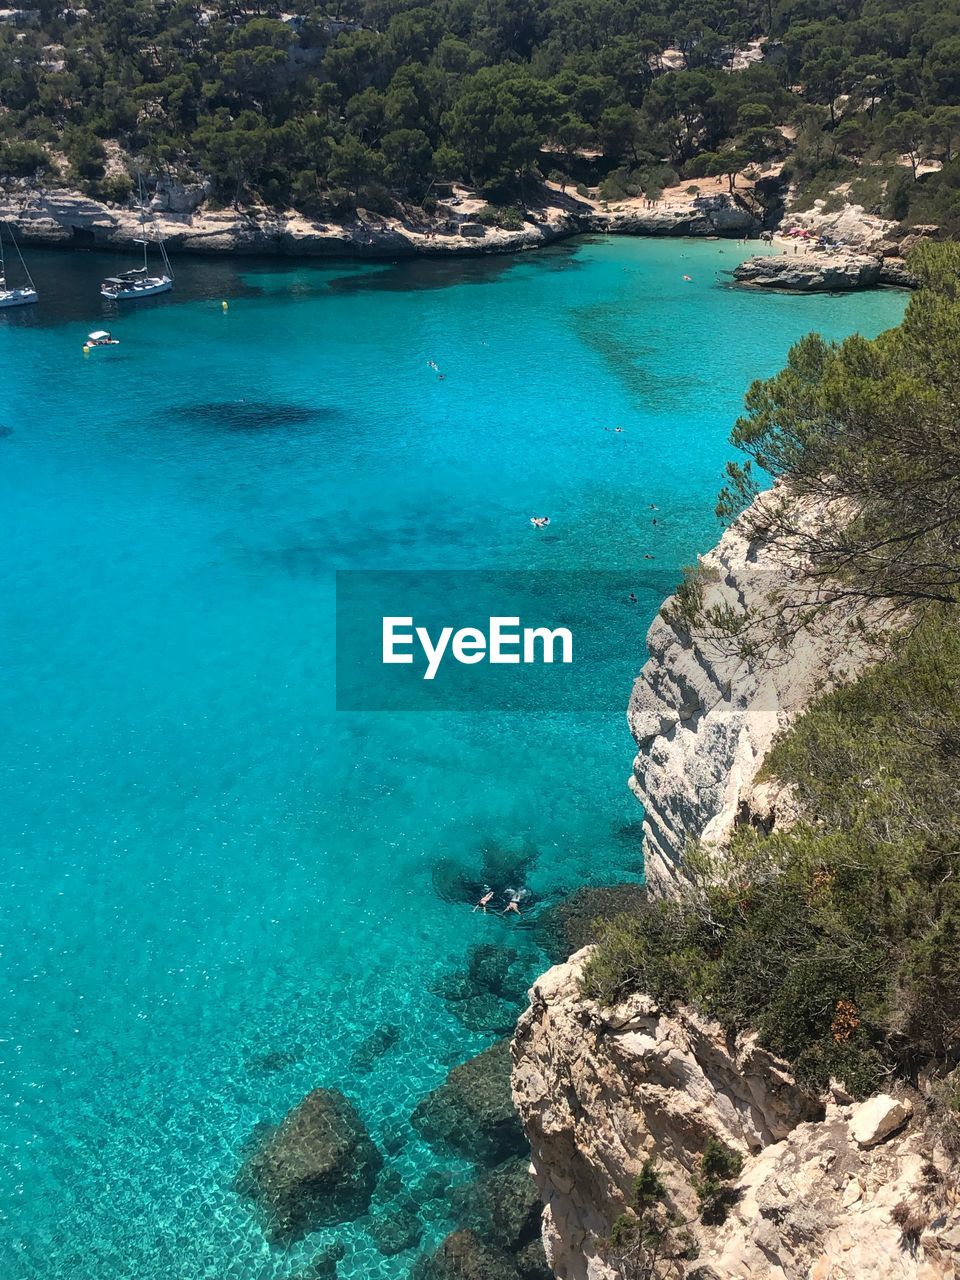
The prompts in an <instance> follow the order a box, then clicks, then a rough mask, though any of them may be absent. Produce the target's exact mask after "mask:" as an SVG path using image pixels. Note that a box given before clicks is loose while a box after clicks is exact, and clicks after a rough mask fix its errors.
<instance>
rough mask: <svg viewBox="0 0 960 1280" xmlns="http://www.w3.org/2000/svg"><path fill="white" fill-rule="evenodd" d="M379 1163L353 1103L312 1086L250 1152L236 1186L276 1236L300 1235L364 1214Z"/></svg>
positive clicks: (380, 1162) (289, 1237)
mask: <svg viewBox="0 0 960 1280" xmlns="http://www.w3.org/2000/svg"><path fill="white" fill-rule="evenodd" d="M382 1163H383V1158H382V1156H381V1155H380V1152H379V1151H378V1150H377V1148H376V1146H375V1145H374V1143H373V1141H372V1140H371V1138H370V1135H369V1134H368V1133H367V1130H366V1127H365V1126H364V1123H363V1121H362V1120H361V1118H360V1115H359V1113H358V1111H357V1109H356V1108H355V1107H354V1105H353V1104H352V1103H351V1102H350V1101H348V1099H347V1098H345V1097H344V1096H343V1094H342V1093H339V1092H338V1091H337V1090H336V1089H314V1090H313V1092H312V1093H308V1094H307V1096H306V1097H305V1098H304V1099H303V1101H302V1102H300V1103H299V1104H298V1105H297V1106H296V1107H294V1108H293V1110H292V1111H290V1112H289V1113H288V1114H287V1116H286V1117H285V1118H284V1120H283V1121H282V1122H281V1124H280V1125H279V1126H278V1127H277V1128H276V1129H274V1130H272V1131H271V1132H270V1133H269V1134H268V1135H267V1136H266V1137H265V1138H264V1140H263V1142H262V1144H261V1145H260V1146H259V1147H258V1149H257V1150H256V1151H255V1152H254V1153H253V1155H251V1156H250V1158H249V1159H248V1160H247V1162H246V1164H245V1165H244V1166H243V1169H242V1170H241V1171H240V1175H239V1177H238V1179H237V1190H238V1191H239V1192H240V1193H241V1194H243V1195H247V1196H250V1197H251V1198H253V1199H255V1200H256V1201H257V1203H258V1204H259V1205H260V1207H261V1208H262V1209H263V1210H264V1212H265V1214H266V1217H267V1233H268V1235H269V1237H270V1238H271V1239H272V1240H284V1241H289V1240H296V1239H299V1238H300V1237H301V1236H303V1235H306V1234H307V1232H309V1231H314V1230H316V1229H317V1228H318V1227H323V1226H330V1225H332V1224H333V1223H338V1222H349V1221H351V1220H352V1219H354V1218H358V1217H360V1215H361V1214H363V1213H366V1211H367V1209H368V1208H369V1206H370V1200H371V1197H372V1195H373V1191H374V1187H375V1185H376V1181H377V1174H378V1172H379V1170H380V1167H381V1165H382Z"/></svg>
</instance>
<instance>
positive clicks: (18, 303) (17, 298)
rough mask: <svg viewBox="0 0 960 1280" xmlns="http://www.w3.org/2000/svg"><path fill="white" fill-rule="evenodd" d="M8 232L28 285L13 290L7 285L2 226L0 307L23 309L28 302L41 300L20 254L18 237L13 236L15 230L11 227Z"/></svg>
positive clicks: (0, 232)
mask: <svg viewBox="0 0 960 1280" xmlns="http://www.w3.org/2000/svg"><path fill="white" fill-rule="evenodd" d="M8 230H9V232H10V242H11V244H12V245H13V247H14V249H16V251H17V257H18V258H19V259H20V265H21V267H23V274H24V275H25V276H26V278H27V283H26V284H25V285H18V286H16V287H15V288H12V289H11V288H10V287H9V286H8V284H7V270H6V262H5V261H4V256H3V227H2V225H0V307H23V306H25V305H26V304H27V303H28V302H37V301H39V298H38V295H37V291H36V289H35V288H34V287H33V281H32V280H31V279H30V272H29V271H28V270H27V264H26V263H25V262H24V260H23V254H22V253H21V252H20V246H19V245H18V244H17V240H16V237H15V236H14V234H13V228H12V227H9V228H8Z"/></svg>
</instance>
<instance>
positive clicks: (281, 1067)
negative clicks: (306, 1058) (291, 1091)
mask: <svg viewBox="0 0 960 1280" xmlns="http://www.w3.org/2000/svg"><path fill="white" fill-rule="evenodd" d="M302 1058H303V1045H300V1044H297V1045H294V1046H293V1047H292V1048H291V1049H272V1050H270V1051H269V1052H268V1053H257V1054H254V1055H253V1057H251V1058H248V1059H247V1061H246V1063H245V1064H244V1065H245V1066H246V1069H247V1070H248V1071H249V1072H251V1073H252V1074H254V1075H271V1074H273V1073H274V1072H277V1071H285V1070H286V1068H287V1067H292V1066H293V1065H294V1064H295V1063H297V1062H299V1061H300V1060H301V1059H302Z"/></svg>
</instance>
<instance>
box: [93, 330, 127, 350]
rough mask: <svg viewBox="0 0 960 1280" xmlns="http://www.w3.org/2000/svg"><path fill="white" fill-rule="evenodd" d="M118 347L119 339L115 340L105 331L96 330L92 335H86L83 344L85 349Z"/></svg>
mask: <svg viewBox="0 0 960 1280" xmlns="http://www.w3.org/2000/svg"><path fill="white" fill-rule="evenodd" d="M119 345H120V339H119V338H115V337H114V336H113V334H112V333H108V332H107V331H106V329H96V330H94V332H93V333H88V334H87V340H86V342H85V343H84V346H87V347H119Z"/></svg>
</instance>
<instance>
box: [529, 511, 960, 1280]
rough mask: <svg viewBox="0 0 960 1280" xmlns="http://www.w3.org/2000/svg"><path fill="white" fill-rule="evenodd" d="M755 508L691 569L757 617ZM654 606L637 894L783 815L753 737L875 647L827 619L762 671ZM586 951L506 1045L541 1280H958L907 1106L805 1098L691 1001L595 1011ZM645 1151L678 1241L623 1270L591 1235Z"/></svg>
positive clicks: (784, 644) (783, 566)
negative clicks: (546, 1271)
mask: <svg viewBox="0 0 960 1280" xmlns="http://www.w3.org/2000/svg"><path fill="white" fill-rule="evenodd" d="M775 500H776V491H774V494H773V495H770V496H766V497H761V498H760V499H758V500H757V501H758V503H759V504H761V508H760V509H759V510H758V509H757V508H755V509H754V510H753V511H752V512H751V513H749V514H748V518H747V519H745V520H741V521H739V522H738V523H737V524H736V525H735V526H734V527H733V528H731V529H730V530H728V531H727V533H725V535H724V536H723V538H722V539H721V541H720V543H719V544H718V546H717V547H716V548H714V550H713V551H711V552H710V553H709V555H707V556H706V557H704V559H703V561H702V562H701V581H702V585H703V603H702V608H710V607H711V606H718V607H720V608H723V607H724V606H731V607H734V608H737V609H740V608H742V607H744V606H746V607H748V608H755V609H759V610H763V609H764V607H765V606H766V605H767V603H768V597H769V594H770V592H771V591H772V590H775V589H776V588H778V587H781V586H782V585H783V584H784V583H786V582H787V581H789V580H791V579H793V578H795V577H796V570H797V568H798V564H797V561H796V559H795V558H791V556H790V555H789V554H787V553H786V552H785V551H784V550H783V548H775V547H771V545H770V544H769V542H767V541H763V542H760V541H757V540H755V539H754V538H753V537H752V535H751V532H750V530H751V529H752V528H755V527H756V524H755V523H754V522H753V521H752V520H751V518H750V517H751V516H752V517H756V516H757V515H758V514H759V515H762V504H763V503H765V502H768V501H775ZM795 515H796V518H798V519H800V520H809V521H816V520H817V518H818V513H817V511H816V510H814V509H812V508H811V509H807V510H805V511H800V512H795ZM793 588H794V593H795V592H796V583H795V582H794V584H793ZM810 598H811V599H816V597H810ZM667 614H668V616H663V615H661V616H660V617H658V619H657V620H656V622H655V623H654V624H653V626H652V627H651V629H650V634H649V637H648V644H649V648H650V655H651V656H650V660H649V661H648V662H647V664H646V665H645V666H644V668H643V670H642V672H641V674H640V676H639V677H638V679H637V681H636V684H635V687H634V690H633V695H632V697H631V701H630V708H629V720H630V726H631V729H632V731H633V734H634V737H635V739H636V741H637V744H638V754H637V758H636V761H635V764H634V774H633V778H632V779H631V785H632V787H633V789H634V790H635V791H636V793H637V795H638V797H639V798H640V799H641V801H642V802H643V804H644V806H645V810H646V817H645V828H644V829H645V853H646V868H647V879H648V885H649V886H650V889H651V890H652V891H653V892H655V893H658V894H661V895H662V894H667V893H670V892H671V891H672V890H673V888H674V887H675V883H676V879H677V876H678V863H679V861H680V859H681V857H682V854H683V851H684V846H685V843H686V840H687V839H688V838H704V839H706V840H708V841H719V842H722V841H723V839H724V837H725V836H727V835H728V834H729V832H730V831H731V829H732V827H733V826H734V824H735V823H736V822H737V821H754V822H761V823H765V824H767V825H771V824H775V823H776V822H782V821H785V820H789V818H790V816H791V803H790V797H789V794H787V793H786V792H785V790H784V789H783V788H781V787H779V786H778V785H777V784H776V783H775V782H774V781H767V782H764V783H761V784H757V783H756V781H755V779H756V774H757V771H758V769H759V767H760V765H761V763H762V762H763V759H764V756H765V755H766V753H767V752H768V750H769V747H770V744H771V741H772V739H773V737H774V735H775V734H776V733H777V732H778V731H779V730H780V729H782V728H784V727H785V726H787V725H789V724H790V722H791V721H792V720H793V719H794V718H795V717H796V716H797V715H798V714H799V713H800V712H801V711H802V710H803V709H804V707H805V706H806V705H807V704H808V703H809V702H810V701H811V699H812V698H813V697H814V696H816V695H817V694H818V693H819V692H821V691H822V690H823V689H824V688H826V687H829V686H830V685H831V684H833V683H835V682H837V681H838V680H840V679H841V678H844V677H848V676H851V675H853V674H854V673H855V672H856V671H858V670H859V669H860V668H862V667H863V666H864V665H865V664H866V663H867V662H869V661H870V660H871V658H872V657H873V656H874V655H873V653H872V652H871V650H870V648H869V647H868V645H867V644H866V642H865V641H864V640H863V639H862V638H861V639H858V640H857V641H856V643H853V642H852V639H851V637H852V634H853V633H852V632H851V630H850V628H849V627H848V626H847V625H846V623H847V621H848V620H849V619H848V617H847V615H846V614H845V613H844V612H843V611H841V610H839V609H838V608H833V609H832V610H830V611H825V612H824V614H823V615H822V616H821V617H820V619H819V620H818V622H817V624H816V625H815V626H814V627H813V628H812V629H811V630H809V631H807V632H804V633H802V634H799V635H796V634H795V635H792V636H786V637H781V643H780V644H779V645H778V646H777V647H775V648H774V649H773V650H768V651H767V652H766V653H765V654H764V656H763V658H762V659H744V658H742V657H740V656H739V654H738V652H737V651H736V649H735V647H734V646H733V645H731V643H730V642H729V640H720V639H709V638H707V637H705V636H704V635H702V634H700V633H699V631H696V629H695V631H696V633H695V634H693V635H691V630H690V629H689V628H688V627H687V625H686V624H685V623H684V622H683V621H682V611H679V610H673V611H671V610H669V609H668V611H667ZM671 618H672V619H674V620H672V621H671V620H670V619H671ZM865 621H866V622H867V623H868V624H869V622H870V618H869V617H866V619H865ZM588 954H589V949H586V950H583V951H581V952H578V953H577V954H576V955H575V956H573V957H572V959H571V960H569V961H568V962H567V963H565V964H560V965H557V966H556V967H555V968H553V969H550V970H549V971H548V972H547V973H546V974H544V975H543V977H542V978H541V979H540V980H539V981H538V982H537V983H536V985H535V986H534V987H533V988H532V990H531V993H530V1007H529V1009H528V1010H527V1012H526V1013H525V1014H524V1015H523V1017H522V1018H521V1019H520V1021H519V1023H518V1026H517V1030H516V1034H515V1037H514V1041H513V1046H512V1053H513V1092H514V1099H515V1102H516V1105H517V1108H518V1111H519V1113H520V1117H521V1120H522V1122H523V1126H524V1130H525V1132H526V1136H527V1138H528V1140H529V1142H530V1146H531V1150H532V1158H533V1172H534V1176H535V1179H536V1182H537V1185H538V1187H539V1189H540V1192H541V1195H542V1198H543V1202H544V1206H545V1208H544V1217H543V1239H544V1245H545V1248H546V1252H547V1256H548V1259H549V1261H550V1264H551V1266H552V1268H553V1270H554V1274H555V1275H556V1276H557V1277H558V1280H629V1277H639V1276H644V1277H646V1278H647V1280H653V1278H654V1277H655V1280H667V1278H670V1280H673V1278H675V1277H676V1278H677V1280H679V1278H681V1277H685V1278H687V1280H746V1278H747V1277H750V1278H751V1280H760V1278H763V1280H766V1278H768V1277H769V1278H770V1280H855V1278H856V1280H864V1278H866V1280H874V1278H875V1280H892V1278H897V1280H960V1202H958V1191H957V1186H956V1171H955V1165H953V1166H951V1162H950V1159H949V1158H948V1156H947V1155H946V1154H945V1153H944V1151H943V1150H942V1148H941V1147H940V1145H939V1140H938V1137H937V1134H936V1132H935V1131H934V1130H933V1129H932V1127H931V1123H930V1122H928V1121H927V1119H926V1110H925V1106H924V1103H923V1101H922V1100H921V1099H920V1098H919V1096H918V1095H908V1091H905V1090H901V1092H900V1094H899V1096H897V1097H890V1096H886V1095H880V1096H876V1097H874V1098H871V1099H868V1100H867V1101H866V1102H864V1103H860V1104H855V1103H853V1101H852V1099H851V1098H850V1097H849V1096H848V1095H847V1094H845V1092H844V1091H843V1089H842V1086H839V1085H837V1086H835V1087H834V1088H833V1089H832V1091H831V1094H830V1096H829V1097H825V1098H819V1099H818V1098H814V1097H811V1096H810V1095H809V1094H808V1093H806V1092H805V1091H804V1090H803V1089H801V1088H800V1087H799V1086H798V1085H797V1083H796V1081H795V1080H794V1079H793V1077H792V1075H791V1072H790V1069H789V1066H788V1064H786V1063H785V1062H782V1061H780V1060H778V1059H777V1058H775V1057H774V1056H773V1055H771V1054H770V1053H769V1052H767V1051H765V1050H763V1049H762V1048H760V1047H759V1046H758V1044H757V1043H756V1039H755V1038H754V1037H753V1036H749V1035H748V1036H738V1037H732V1036H729V1035H727V1034H725V1032H724V1030H723V1028H722V1027H720V1026H719V1025H718V1024H716V1023H712V1022H710V1021H708V1020H706V1019H704V1018H702V1017H701V1016H699V1015H698V1014H697V1013H696V1012H695V1011H694V1010H692V1009H689V1008H682V1007H681V1008H680V1009H677V1010H675V1011H669V1012H668V1011H665V1010H663V1009H661V1008H658V1007H657V1005H656V1004H655V1003H654V1001H652V1000H651V998H650V997H648V996H644V995H635V996H633V997H631V998H630V999H629V1000H627V1001H626V1002H624V1003H623V1004H622V1005H620V1006H619V1007H616V1008H613V1009H607V1008H601V1007H599V1006H598V1005H596V1004H595V1003H593V1002H592V1001H590V1000H588V999H586V998H585V997H584V996H583V995H582V994H581V991H580V982H579V979H580V974H581V971H582V965H583V962H584V960H585V958H586V956H587V955H588ZM711 1138H713V1139H716V1140H717V1141H719V1142H720V1143H722V1144H723V1145H724V1146H725V1147H726V1148H728V1149H729V1150H730V1151H732V1152H735V1153H738V1154H739V1155H740V1156H741V1157H742V1159H743V1166H742V1170H741V1171H740V1173H739V1174H738V1175H737V1176H736V1177H735V1180H733V1182H732V1184H731V1185H730V1187H729V1192H730V1195H729V1197H728V1198H729V1201H730V1204H729V1209H728V1213H727V1216H726V1219H725V1221H722V1222H719V1223H717V1222H715V1221H714V1222H712V1224H708V1223H706V1222H704V1221H703V1218H702V1215H701V1213H700V1204H699V1201H698V1197H697V1195H696V1193H695V1190H694V1187H693V1185H692V1178H693V1177H694V1176H696V1174H697V1172H698V1170H699V1161H700V1158H701V1156H702V1154H703V1152H704V1150H705V1147H706V1145H707V1142H708V1140H709V1139H711ZM648 1156H655V1157H656V1160H657V1162H658V1171H659V1173H660V1176H661V1177H662V1178H663V1180H664V1182H665V1184H666V1187H667V1208H668V1209H669V1210H670V1211H671V1213H673V1214H674V1215H676V1216H675V1219H674V1221H675V1222H676V1223H678V1224H682V1227H683V1231H682V1235H683V1238H684V1243H683V1247H682V1248H680V1247H678V1241H679V1239H680V1236H681V1232H680V1228H679V1226H677V1227H675V1228H671V1231H672V1232H673V1233H674V1235H675V1236H676V1237H677V1239H676V1240H675V1241H674V1242H673V1244H672V1245H671V1246H670V1247H669V1248H668V1249H667V1251H666V1252H665V1253H664V1254H662V1256H661V1257H660V1259H659V1261H658V1263H657V1267H656V1269H654V1270H650V1269H649V1268H648V1269H643V1268H642V1267H639V1268H638V1267H637V1265H636V1260H634V1261H632V1262H631V1263H630V1264H629V1265H627V1266H622V1265H621V1264H620V1263H619V1262H618V1261H617V1258H616V1256H615V1254H614V1253H613V1252H612V1251H611V1246H610V1244H609V1239H610V1236H611V1229H612V1227H613V1224H614V1223H615V1222H616V1220H617V1218H618V1216H619V1215H620V1214H622V1213H623V1212H624V1210H625V1208H626V1207H627V1206H628V1205H629V1203H630V1199H631V1194H632V1186H633V1180H634V1178H635V1177H636V1176H637V1175H638V1174H639V1173H640V1172H641V1170H642V1168H643V1164H644V1161H645V1159H646V1158H647V1157H648Z"/></svg>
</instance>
